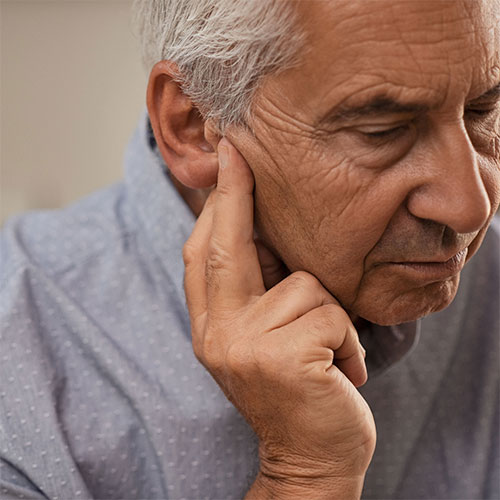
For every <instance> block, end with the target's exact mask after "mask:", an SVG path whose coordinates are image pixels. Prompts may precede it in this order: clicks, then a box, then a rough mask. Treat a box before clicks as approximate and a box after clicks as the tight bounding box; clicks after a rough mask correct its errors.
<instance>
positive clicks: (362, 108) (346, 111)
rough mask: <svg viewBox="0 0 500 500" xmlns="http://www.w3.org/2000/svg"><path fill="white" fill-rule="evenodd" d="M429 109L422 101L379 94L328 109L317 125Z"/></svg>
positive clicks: (414, 112) (421, 111)
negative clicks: (410, 100)
mask: <svg viewBox="0 0 500 500" xmlns="http://www.w3.org/2000/svg"><path fill="white" fill-rule="evenodd" d="M428 110H429V105H428V104H424V103H421V102H408V103H402V102H398V101H397V100H395V99H392V98H391V97H387V96H386V95H378V96H375V97H374V98H372V99H370V100H369V101H368V102H366V103H363V104H360V105H355V106H348V105H342V104H341V105H340V106H336V107H335V108H334V109H332V110H330V111H328V112H327V113H326V114H325V115H324V116H323V117H322V118H320V119H319V120H318V122H317V124H316V126H317V127H319V126H321V125H325V124H334V123H336V122H339V121H344V120H355V119H357V118H362V117H366V116H377V115H379V116H380V115H389V114H405V113H406V114H408V113H411V114H419V113H424V112H426V111H428Z"/></svg>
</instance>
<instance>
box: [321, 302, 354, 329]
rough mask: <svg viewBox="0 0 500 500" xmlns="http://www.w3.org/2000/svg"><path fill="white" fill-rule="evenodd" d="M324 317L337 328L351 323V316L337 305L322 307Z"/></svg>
mask: <svg viewBox="0 0 500 500" xmlns="http://www.w3.org/2000/svg"><path fill="white" fill-rule="evenodd" d="M321 311H322V312H323V315H324V317H325V318H326V319H327V320H329V321H330V322H332V324H335V325H336V326H339V325H345V324H348V323H350V321H351V320H350V318H349V315H348V314H347V313H346V312H345V311H344V309H342V307H340V306H339V305H337V304H324V305H322V306H321Z"/></svg>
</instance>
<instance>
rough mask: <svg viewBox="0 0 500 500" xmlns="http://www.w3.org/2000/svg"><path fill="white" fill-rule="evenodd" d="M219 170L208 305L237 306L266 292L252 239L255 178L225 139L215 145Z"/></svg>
mask: <svg viewBox="0 0 500 500" xmlns="http://www.w3.org/2000/svg"><path fill="white" fill-rule="evenodd" d="M218 154H219V174H218V178H217V188H216V195H215V204H214V217H213V225H212V236H211V239H210V243H209V248H208V255H207V286H208V290H207V293H208V302H209V309H211V308H212V307H216V308H221V309H222V310H225V309H233V308H239V307H241V306H243V305H245V304H247V303H248V302H249V301H250V299H251V298H252V297H254V296H260V295H262V294H264V293H265V287H264V282H263V279H262V272H261V269H260V264H259V258H258V254H257V249H256V247H255V243H254V239H253V234H254V232H253V221H254V217H253V211H254V200H253V188H254V178H253V174H252V171H251V170H250V167H249V166H248V165H247V162H246V161H245V159H244V158H243V157H242V156H241V154H240V153H239V151H238V150H237V149H236V148H235V147H234V146H233V145H232V144H231V143H230V142H229V141H228V140H227V139H225V138H224V139H222V140H221V141H220V143H219V145H218Z"/></svg>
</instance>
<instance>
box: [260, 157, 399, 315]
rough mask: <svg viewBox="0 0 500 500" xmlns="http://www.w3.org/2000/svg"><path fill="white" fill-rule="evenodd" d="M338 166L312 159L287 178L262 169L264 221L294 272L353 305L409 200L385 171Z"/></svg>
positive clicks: (271, 240) (275, 246) (264, 228)
mask: <svg viewBox="0 0 500 500" xmlns="http://www.w3.org/2000/svg"><path fill="white" fill-rule="evenodd" d="M331 165H332V163H329V164H328V165H324V164H323V163H322V162H321V161H319V160H316V159H312V158H309V159H308V160H307V162H304V163H302V164H301V165H291V164H288V167H287V172H286V174H284V173H278V172H277V171H276V169H274V170H273V169H272V168H261V169H254V174H255V177H256V220H257V225H258V229H259V232H260V233H261V235H262V236H263V238H264V239H265V240H266V241H267V242H268V243H269V244H270V246H271V247H272V248H273V249H274V250H275V252H276V253H277V254H278V255H280V256H281V258H282V259H283V261H284V262H285V263H286V265H287V266H288V267H289V269H290V270H291V271H295V270H305V271H308V272H310V273H312V274H314V275H315V276H316V277H317V278H318V279H320V281H321V282H322V283H323V285H324V286H325V287H326V288H327V289H328V290H329V291H330V292H331V293H332V294H333V295H334V296H335V297H336V298H337V299H338V300H339V301H340V302H341V303H343V304H344V305H345V306H347V305H348V304H351V303H353V302H354V301H355V298H356V296H357V293H358V288H359V285H360V283H361V280H362V278H363V274H364V261H365V258H366V256H367V254H368V253H369V252H370V251H371V249H372V248H373V247H374V246H375V245H376V243H377V242H378V240H379V239H380V237H381V235H382V234H383V232H384V230H385V227H386V226H387V224H388V223H389V220H390V219H391V216H392V215H393V213H394V212H395V211H396V210H397V207H398V206H399V205H400V204H401V202H402V200H403V199H404V194H398V193H397V192H395V190H394V188H392V189H389V186H391V185H392V186H394V183H392V181H390V180H387V179H386V178H385V176H384V175H383V174H382V173H381V172H376V171H373V170H368V169H362V168H358V167H356V166H354V165H352V164H349V163H348V162H346V161H344V162H340V163H338V164H337V165H336V166H335V167H332V166H331ZM280 172H282V171H280ZM303 172H309V173H310V174H309V176H305V175H303V174H302V173H303ZM401 191H402V190H401Z"/></svg>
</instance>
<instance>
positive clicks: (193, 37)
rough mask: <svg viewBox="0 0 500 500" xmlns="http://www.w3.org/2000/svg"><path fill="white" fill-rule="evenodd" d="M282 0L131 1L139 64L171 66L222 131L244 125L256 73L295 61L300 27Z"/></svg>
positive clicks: (259, 76)
mask: <svg viewBox="0 0 500 500" xmlns="http://www.w3.org/2000/svg"><path fill="white" fill-rule="evenodd" d="M295 17H296V16H295V10H294V9H293V8H292V2H290V1H287V0H135V2H134V24H135V30H136V33H137V34H138V36H139V39H140V42H141V46H142V57H143V64H144V66H145V68H146V70H147V71H150V70H151V68H152V67H153V65H154V64H155V63H157V62H158V61H161V60H170V61H173V62H175V63H176V64H177V67H178V75H175V76H174V78H175V79H176V81H178V83H179V84H180V86H181V88H182V91H183V92H184V93H185V94H186V95H187V96H189V97H190V99H191V100H192V101H193V102H194V103H195V104H196V106H197V107H198V109H199V111H200V113H201V114H202V116H203V117H204V118H205V119H212V120H214V122H215V123H216V124H217V126H218V127H219V128H220V130H221V131H223V130H224V129H225V128H226V127H227V126H229V125H248V124H249V121H250V118H251V104H252V98H253V96H254V94H255V91H256V89H257V88H258V85H259V83H260V81H261V80H262V78H263V77H264V76H266V75H270V74H275V73H278V72H280V71H283V70H285V69H288V68H290V67H292V66H293V65H295V64H296V63H297V62H298V53H299V50H300V49H301V47H302V45H303V38H304V36H303V33H300V32H299V31H298V29H297V24H296V22H295V21H296V19H295Z"/></svg>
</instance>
